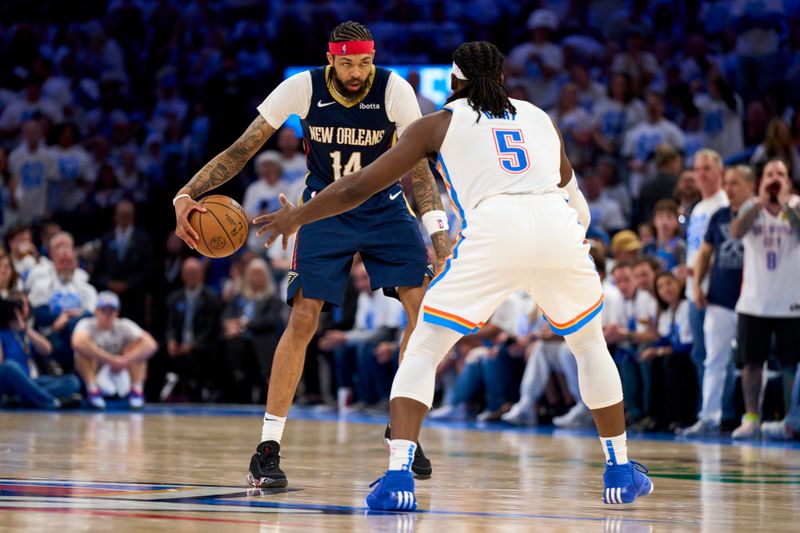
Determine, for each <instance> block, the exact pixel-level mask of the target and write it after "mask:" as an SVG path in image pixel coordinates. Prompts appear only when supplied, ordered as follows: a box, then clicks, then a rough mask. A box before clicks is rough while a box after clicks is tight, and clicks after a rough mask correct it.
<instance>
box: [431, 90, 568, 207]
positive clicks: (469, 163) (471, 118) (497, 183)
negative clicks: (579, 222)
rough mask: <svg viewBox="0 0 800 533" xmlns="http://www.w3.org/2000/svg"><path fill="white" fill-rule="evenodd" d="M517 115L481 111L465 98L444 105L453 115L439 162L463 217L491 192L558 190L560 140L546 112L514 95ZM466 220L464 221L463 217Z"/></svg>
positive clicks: (495, 194)
mask: <svg viewBox="0 0 800 533" xmlns="http://www.w3.org/2000/svg"><path fill="white" fill-rule="evenodd" d="M511 102H512V103H513V104H514V107H516V109H517V113H516V115H510V114H508V115H507V116H506V118H494V117H491V116H489V115H488V114H487V113H480V120H478V116H479V115H478V113H477V112H476V111H475V110H474V109H473V108H472V107H470V105H469V103H468V102H467V100H466V99H460V100H455V101H454V102H450V103H449V104H447V105H446V106H444V107H443V108H442V109H446V110H448V111H450V112H451V113H452V114H453V117H452V119H451V120H450V127H449V128H448V129H447V133H446V134H445V137H444V140H443V141H442V146H441V148H440V149H439V161H438V167H439V172H440V174H441V175H442V176H443V177H444V179H445V183H446V185H447V189H448V191H449V193H450V198H451V200H452V202H453V204H454V206H455V208H456V210H457V211H458V212H459V214H460V215H461V219H462V221H464V220H466V218H469V213H470V212H471V211H472V210H474V209H475V208H476V207H477V206H478V204H480V203H481V202H482V201H484V200H486V199H487V198H490V197H492V196H498V195H516V194H545V193H551V192H556V191H559V189H558V184H559V182H560V181H561V171H560V169H561V141H560V139H559V137H558V133H557V132H556V129H555V126H553V122H552V121H551V120H550V117H549V116H547V113H545V112H544V111H542V110H541V109H539V108H538V107H536V106H534V105H533V104H530V103H528V102H524V101H522V100H514V99H512V100H511ZM462 223H463V222H462Z"/></svg>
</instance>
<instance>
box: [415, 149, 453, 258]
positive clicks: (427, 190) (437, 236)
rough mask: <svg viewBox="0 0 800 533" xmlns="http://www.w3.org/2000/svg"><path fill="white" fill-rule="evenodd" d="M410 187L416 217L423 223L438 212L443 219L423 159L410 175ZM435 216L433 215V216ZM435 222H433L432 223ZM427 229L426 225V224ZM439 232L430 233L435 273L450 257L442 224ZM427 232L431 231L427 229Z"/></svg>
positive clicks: (441, 206)
mask: <svg viewBox="0 0 800 533" xmlns="http://www.w3.org/2000/svg"><path fill="white" fill-rule="evenodd" d="M411 186H412V188H413V189H414V203H415V204H416V207H417V216H419V217H421V218H422V219H423V221H424V219H425V214H426V213H433V212H436V211H438V212H439V214H440V216H442V217H445V218H444V222H447V219H446V215H445V214H444V205H442V197H441V196H440V195H439V188H438V187H437V186H436V178H434V177H433V172H431V169H430V166H428V160H427V159H423V160H422V161H420V162H419V163H417V164H416V166H415V167H414V171H413V172H412V173H411ZM434 216H435V215H434ZM434 222H435V221H434ZM426 227H427V224H426ZM440 227H441V230H440V231H435V232H433V233H431V243H432V244H433V251H434V253H435V254H436V263H435V266H436V272H439V270H440V269H441V268H442V266H443V265H444V262H445V260H446V259H447V257H448V256H449V255H450V236H449V235H448V232H447V229H448V228H447V226H446V224H442V225H441V226H440ZM429 231H431V230H430V229H429Z"/></svg>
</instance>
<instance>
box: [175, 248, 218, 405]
mask: <svg viewBox="0 0 800 533" xmlns="http://www.w3.org/2000/svg"><path fill="white" fill-rule="evenodd" d="M203 276H204V272H203V264H202V263H201V262H200V261H199V260H198V259H195V258H194V257H190V258H188V259H186V260H185V261H184V262H183V265H182V266H181V280H182V281H183V288H182V289H177V290H175V291H173V292H172V293H171V294H170V295H169V297H168V298H167V307H168V309H169V316H168V317H167V331H166V340H167V355H168V356H169V365H168V366H169V369H170V373H168V374H167V383H166V385H165V387H164V389H163V390H162V391H161V399H162V401H163V400H165V399H167V398H184V399H185V398H187V397H188V399H189V400H190V401H193V402H198V401H200V400H201V399H203V389H206V390H207V384H206V382H207V380H208V377H209V376H208V370H209V366H210V362H211V359H212V358H213V357H214V354H215V353H216V344H217V335H218V332H219V316H220V304H219V298H217V295H216V294H214V293H213V292H211V289H209V288H208V287H207V286H206V285H204V284H203ZM170 374H171V375H170ZM178 382H180V384H181V393H177V394H175V395H174V396H173V390H174V387H175V385H176V384H177V383H178ZM206 395H207V392H206Z"/></svg>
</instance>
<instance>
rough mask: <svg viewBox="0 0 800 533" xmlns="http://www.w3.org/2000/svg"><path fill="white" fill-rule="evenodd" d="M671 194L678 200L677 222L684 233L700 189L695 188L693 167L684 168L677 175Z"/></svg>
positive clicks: (698, 199)
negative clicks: (676, 181)
mask: <svg viewBox="0 0 800 533" xmlns="http://www.w3.org/2000/svg"><path fill="white" fill-rule="evenodd" d="M673 195H674V197H675V200H676V201H677V202H678V222H680V223H681V229H682V231H683V233H684V234H686V233H687V230H688V229H689V219H690V218H691V215H692V209H694V206H695V205H697V202H699V201H700V198H701V195H700V189H698V188H697V181H696V180H695V179H694V169H693V168H687V169H684V170H682V171H681V173H680V174H679V175H678V183H676V184H675V191H674V192H673Z"/></svg>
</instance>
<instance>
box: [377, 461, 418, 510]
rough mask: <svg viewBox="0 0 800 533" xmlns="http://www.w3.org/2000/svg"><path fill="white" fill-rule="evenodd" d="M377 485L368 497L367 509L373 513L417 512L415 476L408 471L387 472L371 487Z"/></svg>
mask: <svg viewBox="0 0 800 533" xmlns="http://www.w3.org/2000/svg"><path fill="white" fill-rule="evenodd" d="M375 485H377V487H375V488H374V489H372V492H370V493H369V496H367V507H369V508H370V509H372V510H373V511H415V510H416V509H417V497H416V496H415V495H414V476H413V474H411V472H409V471H408V470H387V471H386V473H385V474H384V475H383V476H382V477H381V478H380V479H377V480H376V481H374V482H373V483H372V484H371V485H370V487H373V486H375Z"/></svg>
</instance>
